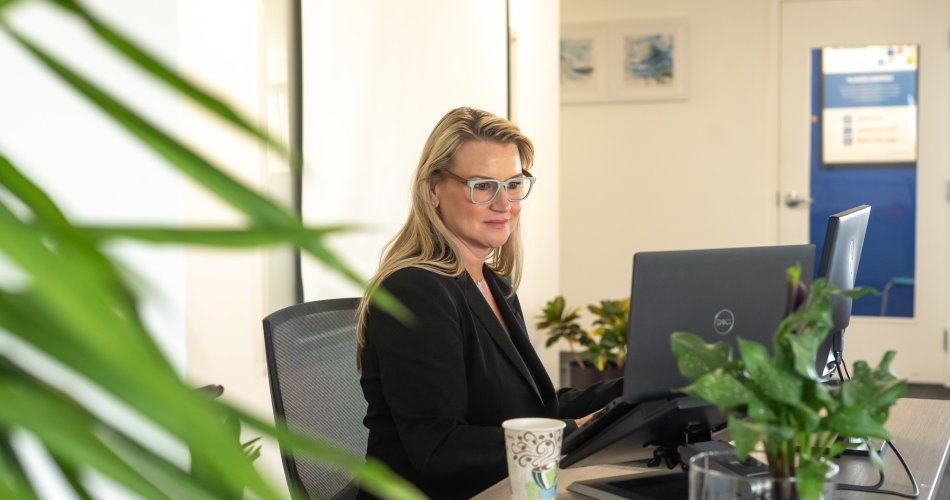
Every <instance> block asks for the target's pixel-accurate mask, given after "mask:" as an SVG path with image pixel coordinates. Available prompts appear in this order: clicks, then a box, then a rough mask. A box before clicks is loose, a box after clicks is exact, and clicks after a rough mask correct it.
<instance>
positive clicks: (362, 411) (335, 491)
mask: <svg viewBox="0 0 950 500" xmlns="http://www.w3.org/2000/svg"><path fill="white" fill-rule="evenodd" d="M358 305H359V299H355V298H354V299H333V300H323V301H316V302H307V303H304V304H297V305H294V306H290V307H287V308H285V309H281V310H280V311H277V312H275V313H273V314H271V315H270V316H268V317H266V318H264V345H265V348H266V350H267V371H268V374H269V375H270V390H271V400H272V402H273V405H274V416H275V418H276V420H277V423H278V425H282V422H283V423H284V424H285V425H286V426H287V427H289V428H291V429H295V430H298V431H300V432H303V433H305V434H308V435H311V436H314V437H319V438H320V439H322V440H329V441H332V442H334V443H336V444H337V445H339V447H340V448H342V449H345V450H348V451H350V452H351V453H352V454H354V455H356V456H363V454H364V453H366V439H367V436H368V431H367V430H366V428H365V427H364V426H363V417H364V416H365V415H366V400H365V399H363V392H362V390H361V389H360V384H359V373H358V372H357V371H356V363H355V360H356V341H355V330H356V308H357V306H358ZM280 452H281V456H282V459H283V462H284V472H285V474H286V475H287V481H288V483H290V484H291V485H296V489H297V490H299V492H305V493H306V494H307V495H308V497H309V498H350V497H353V496H355V493H356V491H355V488H353V487H352V486H348V484H349V483H350V480H351V479H352V478H351V477H349V476H348V475H346V474H345V473H343V472H342V471H340V470H337V469H334V468H332V467H327V466H324V465H322V464H318V463H312V462H310V461H307V460H304V459H295V458H294V456H293V452H292V450H291V449H289V448H288V447H285V446H284V445H283V444H281V447H280ZM293 489H294V488H291V491H293Z"/></svg>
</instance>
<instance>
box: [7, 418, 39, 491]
mask: <svg viewBox="0 0 950 500" xmlns="http://www.w3.org/2000/svg"><path fill="white" fill-rule="evenodd" d="M0 498H22V499H36V498H37V496H36V492H34V491H33V486H32V485H31V484H30V480H29V479H28V478H27V477H26V473H25V472H24V470H23V466H22V465H21V464H20V460H19V459H18V458H17V455H16V453H14V451H13V446H11V444H10V440H9V433H7V432H6V431H5V430H4V429H3V428H0Z"/></svg>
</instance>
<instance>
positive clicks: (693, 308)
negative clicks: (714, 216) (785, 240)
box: [623, 245, 815, 404]
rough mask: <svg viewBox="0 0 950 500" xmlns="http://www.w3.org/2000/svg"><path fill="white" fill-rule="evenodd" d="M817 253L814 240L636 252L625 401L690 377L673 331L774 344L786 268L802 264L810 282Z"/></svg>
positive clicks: (652, 395)
mask: <svg viewBox="0 0 950 500" xmlns="http://www.w3.org/2000/svg"><path fill="white" fill-rule="evenodd" d="M814 260H815V247H814V245H787V246H770V247H751V248H729V249H714V250H683V251H668V252H640V253H637V254H636V255H634V257H633V280H632V281H633V283H632V289H631V295H630V324H629V330H628V336H627V362H626V368H625V373H624V391H623V398H624V401H626V402H627V403H631V404H634V403H639V402H642V401H649V400H656V399H664V398H667V397H670V396H673V395H675V394H676V393H675V392H674V391H673V389H675V388H678V387H683V386H686V385H687V384H688V381H687V380H686V378H685V377H683V376H682V375H680V373H679V369H678V368H677V366H676V359H675V358H674V357H673V353H672V351H671V350H670V334H672V333H673V332H675V331H680V330H682V331H687V332H692V333H695V334H697V335H699V336H701V337H703V339H705V340H706V341H707V342H715V341H719V340H722V341H726V342H728V343H729V344H731V345H732V346H733V353H735V354H736V355H737V354H738V350H737V349H736V348H735V346H736V338H737V337H742V338H743V339H746V340H755V341H757V342H760V343H762V344H763V345H765V346H766V347H768V348H769V350H771V348H772V335H773V333H774V332H775V329H776V327H777V326H778V325H779V323H781V321H782V319H783V318H784V315H785V308H786V300H787V298H786V296H787V291H786V277H785V270H786V269H787V268H788V267H790V266H793V265H795V264H796V263H800V264H801V268H802V270H803V272H802V280H803V281H804V282H805V283H810V282H811V270H812V269H813V268H814V267H813V266H814Z"/></svg>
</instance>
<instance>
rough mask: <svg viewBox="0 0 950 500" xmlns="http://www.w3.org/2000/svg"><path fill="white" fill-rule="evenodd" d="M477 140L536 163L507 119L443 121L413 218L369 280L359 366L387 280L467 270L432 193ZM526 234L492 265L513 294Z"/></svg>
mask: <svg viewBox="0 0 950 500" xmlns="http://www.w3.org/2000/svg"><path fill="white" fill-rule="evenodd" d="M471 141H488V142H496V143H500V144H514V145H516V146H517V148H518V155H519V156H520V157H521V167H522V169H523V170H529V169H530V168H531V165H532V163H533V161H534V146H533V145H532V144H531V141H530V140H529V139H528V138H527V137H525V136H524V134H522V133H521V130H520V129H519V128H518V126H517V125H515V124H514V123H512V122H510V121H508V120H506V119H504V118H500V117H498V116H495V115H493V114H491V113H489V112H487V111H482V110H479V109H473V108H456V109H453V110H452V111H449V112H448V113H446V115H445V116H443V117H442V119H441V120H439V123H438V124H436V126H435V128H434V129H432V133H430V134H429V138H428V139H427V140H426V143H425V146H424V147H423V148H422V156H421V157H420V158H419V165H418V167H416V174H415V178H414V179H413V182H412V190H411V191H412V200H411V207H410V211H409V219H408V220H407V221H406V223H405V224H404V225H403V226H402V228H401V229H400V230H399V232H398V233H396V236H395V237H394V238H393V239H392V240H391V241H390V242H389V244H388V245H387V246H386V249H385V251H384V252H383V257H382V259H381V260H380V265H379V270H377V271H376V275H375V276H373V278H372V279H371V280H370V281H369V284H368V286H367V288H366V293H365V294H364V295H363V299H362V300H361V301H360V305H359V308H358V309H357V312H356V314H357V319H358V323H357V326H356V366H357V368H361V361H360V359H361V356H362V352H363V346H364V345H365V344H366V336H365V328H366V315H367V313H368V311H369V305H370V295H371V294H372V292H373V290H375V289H376V288H377V287H379V285H380V283H382V282H383V280H385V279H386V278H387V277H389V275H391V274H393V273H394V272H396V271H398V270H400V269H405V268H407V267H418V268H422V269H425V270H428V271H431V272H433V273H436V274H440V275H442V276H451V277H456V276H459V275H461V274H462V273H463V272H465V266H464V264H463V262H462V259H460V258H459V249H458V247H457V246H456V244H455V241H454V240H453V238H452V233H451V232H450V231H449V229H448V228H447V227H446V226H445V223H443V222H442V219H441V218H440V217H439V213H438V212H437V211H436V209H435V207H434V206H433V204H432V202H431V198H430V196H429V189H430V187H431V185H432V182H433V176H435V174H437V173H438V172H440V171H442V170H447V169H449V168H450V167H451V166H452V162H453V159H454V158H455V154H456V152H458V150H459V148H460V147H461V146H462V144H464V143H466V142H471ZM519 226H520V224H519ZM520 233H521V231H520V229H519V227H515V228H514V230H513V231H512V233H511V236H510V237H509V238H508V241H507V242H505V244H504V245H502V246H501V247H499V248H495V249H493V250H492V251H491V253H490V254H489V256H488V259H487V261H486V262H487V264H488V266H489V268H491V269H492V271H494V272H495V273H497V274H499V275H501V276H508V277H510V279H511V286H512V288H511V293H512V294H514V293H515V290H517V288H518V284H519V283H520V282H521V265H522V255H521V254H522V251H521V234H520ZM397 298H398V297H397Z"/></svg>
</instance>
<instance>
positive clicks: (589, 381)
mask: <svg viewBox="0 0 950 500" xmlns="http://www.w3.org/2000/svg"><path fill="white" fill-rule="evenodd" d="M570 373H571V374H570V377H571V387H573V388H575V389H586V388H588V387H590V386H592V385H594V384H596V383H598V382H603V381H604V380H610V379H615V378H620V377H623V367H622V366H614V365H608V366H607V367H605V368H604V371H600V370H598V369H597V368H595V367H594V366H593V365H585V366H579V365H577V364H576V363H571V371H570Z"/></svg>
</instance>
